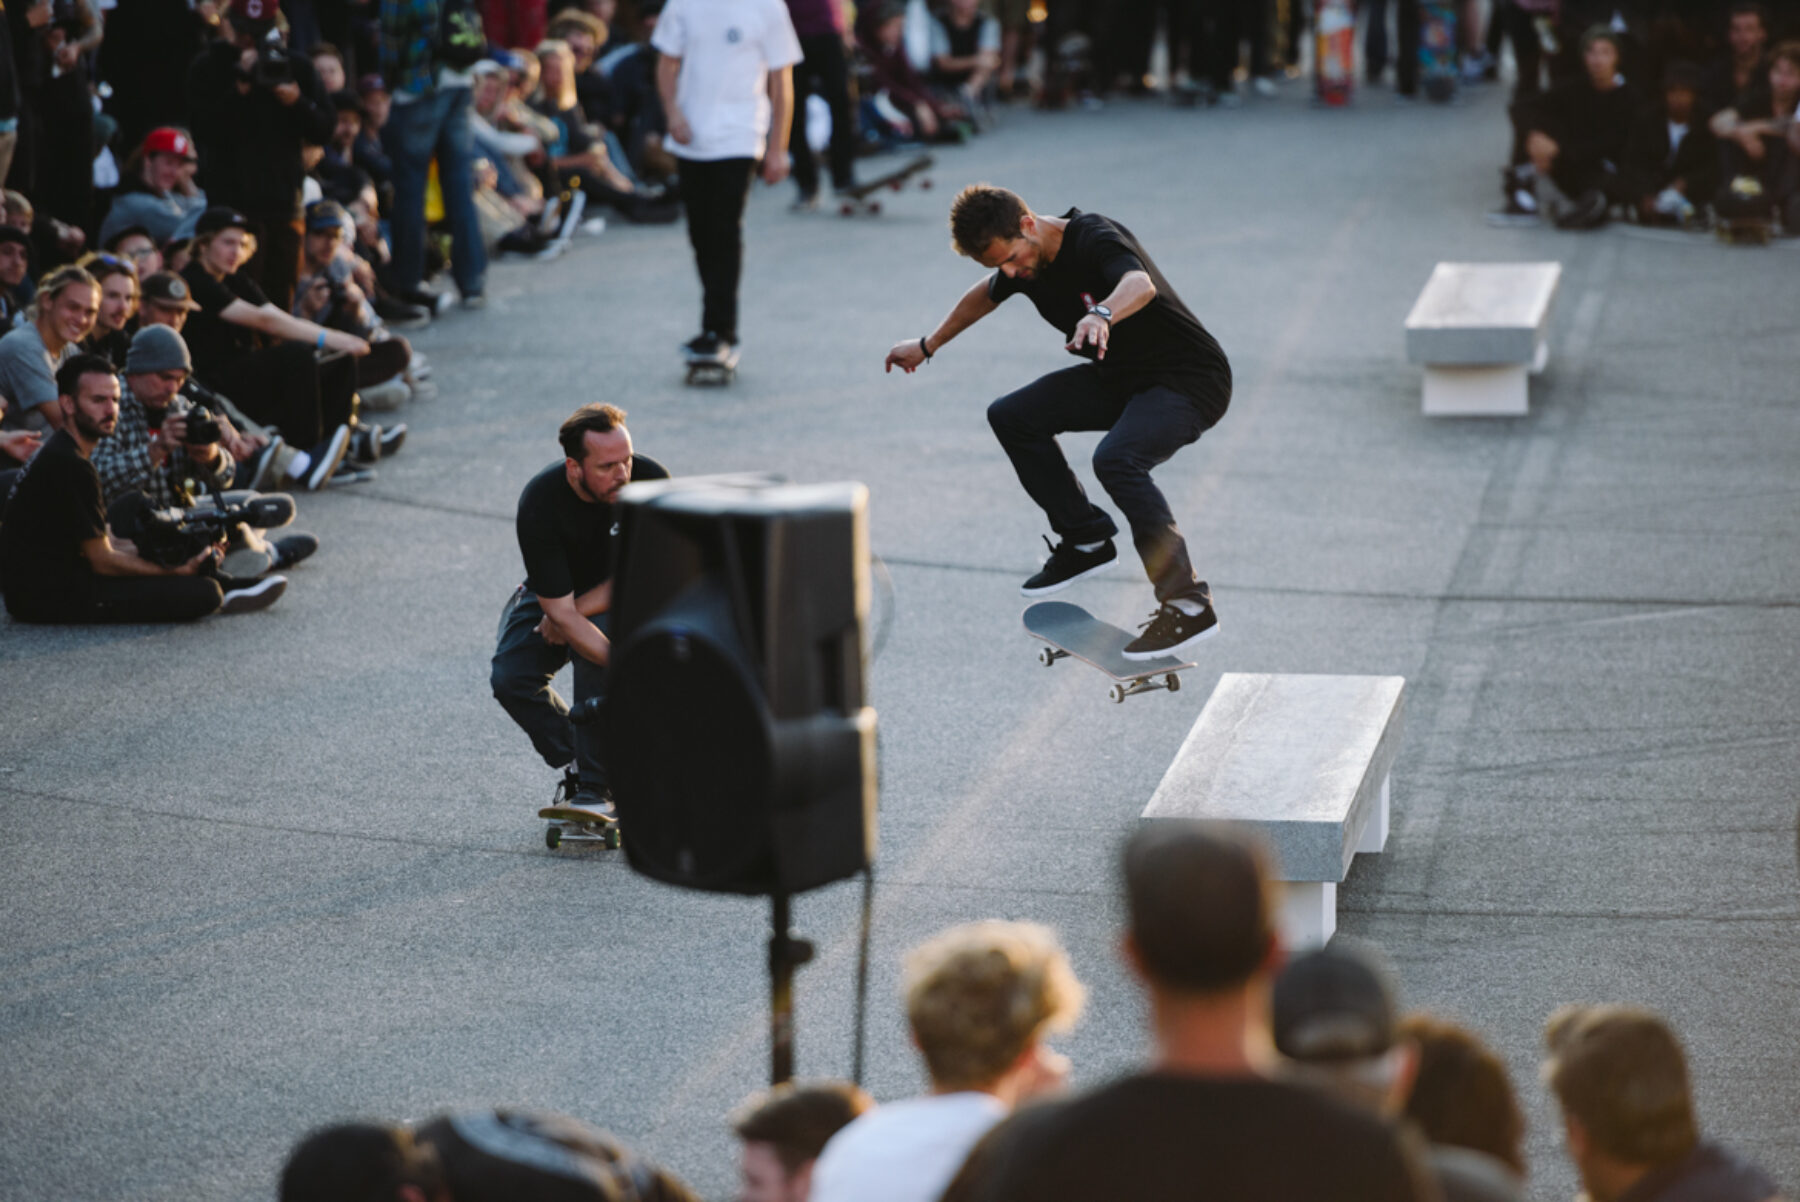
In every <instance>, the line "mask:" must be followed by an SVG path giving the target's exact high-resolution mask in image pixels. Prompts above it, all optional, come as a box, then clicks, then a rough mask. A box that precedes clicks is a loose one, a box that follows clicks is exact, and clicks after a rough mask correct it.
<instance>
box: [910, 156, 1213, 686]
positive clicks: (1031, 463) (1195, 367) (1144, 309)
mask: <svg viewBox="0 0 1800 1202" xmlns="http://www.w3.org/2000/svg"><path fill="white" fill-rule="evenodd" d="M950 232H951V236H952V241H953V243H954V245H955V247H956V250H957V252H958V253H960V254H964V255H967V256H968V257H969V258H971V259H974V260H975V261H976V262H978V263H980V264H981V265H982V266H984V267H990V268H993V269H994V271H993V274H991V275H989V276H988V277H987V278H985V279H983V280H981V281H980V282H979V283H977V284H976V285H975V286H974V287H972V288H970V289H969V290H968V291H967V292H965V293H964V294H963V297H962V299H961V300H959V301H957V302H956V307H955V308H954V309H952V310H951V311H950V315H949V316H948V317H946V318H944V320H943V322H942V323H940V324H939V325H938V327H937V329H935V330H933V331H932V332H931V333H929V334H927V335H926V336H925V337H923V338H917V339H908V340H907V341H905V342H901V343H897V344H896V345H895V346H894V348H893V349H892V350H890V351H889V352H888V356H887V365H886V367H887V370H889V371H892V370H893V369H894V368H896V367H898V368H900V369H901V370H902V371H905V372H908V373H910V372H913V371H916V370H918V368H919V367H920V366H922V365H923V364H925V363H926V362H928V361H929V360H930V359H931V358H932V357H933V356H935V355H936V354H937V352H938V351H939V350H941V349H942V348H943V346H944V344H945V343H946V342H949V341H950V340H951V339H952V338H954V337H956V336H957V335H958V334H960V333H962V332H963V331H964V330H966V329H968V328H969V327H970V326H972V325H974V324H975V323H976V322H978V321H980V320H981V319H982V318H983V317H986V316H987V315H988V314H989V313H992V312H993V311H994V310H995V309H997V308H998V307H999V306H1000V302H1001V301H1004V300H1005V299H1006V298H1007V297H1009V296H1013V295H1014V294H1020V295H1023V296H1026V297H1028V298H1030V300H1031V303H1032V304H1033V305H1035V306H1037V311H1038V313H1039V314H1041V315H1042V316H1043V318H1044V320H1045V321H1047V322H1049V323H1050V324H1051V325H1053V326H1055V327H1056V328H1057V329H1058V330H1060V331H1062V333H1063V336H1064V337H1065V338H1066V339H1067V343H1066V346H1067V349H1068V350H1070V351H1071V352H1073V353H1075V354H1078V355H1081V356H1082V357H1083V358H1087V359H1089V360H1090V361H1089V362H1087V363H1082V364H1078V365H1077V366H1074V367H1068V368H1064V369H1063V370H1061V371H1054V372H1051V373H1050V374H1049V375H1047V376H1044V377H1043V378H1041V379H1039V380H1038V381H1037V382H1035V383H1033V384H1028V385H1026V386H1025V387H1024V388H1021V389H1019V390H1018V391H1017V392H1014V393H1010V394H1008V395H1006V396H1003V397H1001V398H1000V399H999V400H997V401H995V402H994V403H993V404H992V405H990V406H989V407H988V422H989V424H991V425H992V426H993V428H994V433H995V435H997V436H998V437H999V439H1000V445H1001V446H1002V447H1004V448H1005V449H1006V454H1007V456H1008V457H1009V458H1011V460H1012V463H1013V468H1014V469H1015V470H1016V471H1017V472H1018V474H1019V483H1021V484H1023V485H1024V486H1025V491H1026V492H1027V493H1029V494H1031V499H1032V500H1034V501H1036V502H1037V503H1038V505H1039V507H1040V508H1042V509H1043V511H1044V513H1045V514H1046V516H1048V517H1049V519H1050V528H1051V529H1052V530H1053V531H1055V533H1056V536H1057V539H1058V541H1057V542H1056V543H1054V544H1052V545H1051V548H1050V559H1049V561H1048V562H1047V563H1045V564H1044V567H1043V570H1042V571H1040V572H1038V573H1037V575H1035V576H1033V577H1031V579H1029V580H1027V581H1026V582H1025V584H1024V586H1023V587H1022V588H1021V589H1020V590H1019V591H1020V592H1022V593H1023V594H1024V595H1025V596H1027V597H1041V596H1044V595H1046V594H1048V593H1054V592H1056V591H1058V590H1059V589H1063V588H1066V587H1067V586H1068V585H1070V584H1072V583H1074V582H1075V581H1077V580H1079V579H1081V578H1082V577H1083V576H1087V575H1090V574H1092V573H1094V572H1098V571H1100V570H1102V569H1103V568H1105V566H1106V565H1107V564H1109V563H1111V562H1112V561H1113V560H1114V559H1115V558H1116V557H1117V555H1118V552H1117V551H1116V550H1115V549H1114V548H1113V541H1112V540H1113V536H1114V535H1115V534H1117V533H1118V526H1116V525H1115V524H1114V522H1113V519H1112V518H1111V517H1110V516H1108V514H1107V513H1106V511H1105V510H1103V509H1101V508H1099V507H1098V506H1096V505H1095V504H1094V503H1093V502H1091V501H1089V500H1088V497H1087V493H1086V492H1085V491H1083V489H1082V487H1081V482H1080V481H1079V480H1077V479H1076V478H1075V473H1074V472H1073V471H1071V470H1070V468H1069V464H1068V461H1067V460H1066V459H1064V458H1063V453H1062V448H1061V447H1059V446H1058V445H1057V442H1056V436H1057V435H1058V434H1061V433H1063V432H1065V431H1070V430H1105V431H1107V435H1106V437H1105V438H1104V439H1102V440H1101V442H1100V446H1099V447H1098V448H1097V449H1096V450H1095V452H1094V474H1095V475H1096V476H1098V477H1099V479H1100V483H1101V484H1102V485H1103V486H1105V488H1106V491H1107V493H1108V495H1110V496H1111V497H1112V499H1113V501H1114V502H1115V503H1117V505H1118V506H1119V509H1120V511H1121V512H1122V513H1123V514H1124V515H1125V520H1126V521H1127V522H1128V523H1129V524H1130V526H1131V539H1132V542H1133V543H1134V544H1135V545H1136V547H1137V551H1138V555H1139V557H1141V558H1142V559H1143V561H1144V570H1145V572H1147V573H1148V574H1149V576H1150V581H1151V583H1152V584H1153V585H1154V586H1155V588H1156V600H1157V608H1156V611H1155V612H1154V613H1153V614H1151V616H1150V620H1149V621H1148V622H1146V623H1144V625H1143V628H1142V633H1141V634H1139V635H1138V637H1137V638H1135V639H1133V640H1132V641H1131V642H1130V643H1129V644H1128V645H1127V646H1126V648H1125V655H1126V657H1127V658H1129V659H1135V660H1147V659H1156V658H1159V657H1162V656H1171V655H1172V656H1179V655H1182V654H1184V653H1185V652H1186V651H1187V650H1189V649H1190V648H1191V647H1193V646H1194V645H1195V644H1196V643H1198V642H1199V641H1200V640H1201V639H1204V638H1207V637H1208V636H1210V635H1211V634H1212V633H1213V632H1214V631H1215V630H1217V629H1218V618H1217V617H1216V616H1215V615H1214V613H1213V607H1212V596H1211V594H1210V592H1209V591H1208V589H1207V587H1206V584H1205V582H1204V581H1202V580H1200V579H1199V578H1198V577H1196V576H1195V574H1194V569H1193V566H1192V565H1191V564H1190V563H1189V561H1188V551H1187V543H1186V542H1185V541H1184V540H1183V539H1182V537H1181V531H1180V530H1179V529H1177V528H1176V525H1175V516H1174V514H1172V513H1171V512H1170V511H1169V503H1168V502H1167V501H1166V500H1164V498H1163V495H1162V492H1161V490H1159V489H1158V488H1157V487H1156V484H1155V483H1154V482H1153V481H1152V480H1151V479H1150V469H1152V468H1154V467H1156V466H1158V465H1159V464H1161V463H1163V462H1164V461H1165V460H1167V459H1168V458H1169V457H1170V456H1171V455H1173V454H1174V453H1175V452H1176V451H1178V450H1180V449H1181V448H1182V447H1184V446H1186V445H1187V444H1189V443H1190V442H1193V441H1194V440H1195V439H1197V438H1199V437H1200V435H1201V433H1202V432H1203V431H1205V430H1207V429H1208V428H1210V427H1211V426H1212V425H1213V423H1215V422H1217V421H1218V420H1219V418H1221V417H1223V416H1224V414H1225V408H1226V406H1227V405H1228V404H1229V403H1230V401H1231V365H1230V364H1229V363H1228V362H1226V359H1225V352H1224V351H1222V350H1220V349H1219V344H1218V343H1217V342H1216V341H1214V339H1213V336H1212V335H1211V334H1209V333H1207V332H1206V329H1205V327H1204V326H1202V325H1201V324H1200V322H1199V321H1198V320H1196V319H1195V317H1194V315H1193V314H1192V313H1190V312H1189V311H1188V308H1187V306H1186V305H1184V304H1182V303H1181V298H1180V297H1178V296H1176V295H1175V290H1174V289H1173V288H1171V287H1169V283H1168V281H1167V280H1165V279H1164V278H1163V275H1162V272H1160V271H1158V270H1157V268H1156V264H1155V263H1153V262H1151V261H1150V256H1149V255H1148V254H1146V253H1145V252H1144V248H1143V247H1142V246H1140V245H1139V244H1138V240H1137V238H1136V237H1134V236H1133V235H1132V233H1131V231H1130V230H1128V229H1126V228H1125V227H1124V226H1122V225H1120V224H1119V223H1118V222H1116V221H1112V220H1109V219H1108V218H1105V217H1102V216H1100V215H1099V214H1098V213H1083V212H1082V211H1081V210H1080V209H1070V210H1069V211H1068V212H1066V213H1064V214H1063V215H1062V216H1061V217H1051V216H1048V215H1046V214H1041V213H1033V212H1032V211H1031V210H1030V209H1028V208H1027V207H1026V206H1025V202H1024V201H1022V200H1020V199H1019V197H1018V196H1017V195H1015V194H1014V193H1012V192H1008V191H1007V190H1006V189H1004V188H995V187H990V186H988V185H986V184H978V185H975V186H973V187H969V188H965V189H963V191H962V193H961V194H960V195H959V196H957V198H956V201H955V203H954V204H953V205H952V206H951V208H950ZM1044 541H1045V542H1049V539H1045V540H1044Z"/></svg>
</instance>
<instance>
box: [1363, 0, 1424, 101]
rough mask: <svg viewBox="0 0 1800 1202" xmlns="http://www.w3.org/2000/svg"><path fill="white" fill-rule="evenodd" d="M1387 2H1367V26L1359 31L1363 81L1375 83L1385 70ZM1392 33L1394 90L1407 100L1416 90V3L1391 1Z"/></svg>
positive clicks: (1407, 0) (1417, 45)
mask: <svg viewBox="0 0 1800 1202" xmlns="http://www.w3.org/2000/svg"><path fill="white" fill-rule="evenodd" d="M1387 7H1388V0H1367V9H1368V22H1369V23H1368V24H1367V25H1366V26H1364V27H1363V78H1365V79H1367V80H1368V81H1369V82H1370V83H1375V82H1376V81H1378V80H1379V79H1380V78H1381V73H1382V72H1383V71H1385V70H1387V62H1388V36H1387ZM1394 32H1395V34H1396V36H1397V37H1398V39H1399V54H1398V55H1397V56H1396V58H1395V59H1394V90H1395V91H1396V92H1398V93H1400V95H1402V96H1411V95H1412V94H1413V93H1414V92H1416V91H1418V90H1419V0H1394Z"/></svg>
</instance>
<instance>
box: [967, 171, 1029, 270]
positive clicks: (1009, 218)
mask: <svg viewBox="0 0 1800 1202" xmlns="http://www.w3.org/2000/svg"><path fill="white" fill-rule="evenodd" d="M1030 211H1031V210H1029V209H1027V208H1026V207H1025V202H1024V201H1023V200H1020V199H1019V194H1018V193H1016V192H1008V191H1007V190H1006V189H1005V188H996V187H994V185H992V184H970V185H969V186H968V187H966V188H964V189H963V190H962V191H961V192H958V193H957V194H956V200H955V201H953V202H952V203H951V205H950V245H951V246H952V247H954V248H955V249H956V253H957V254H959V255H966V256H968V257H969V258H971V259H979V258H980V257H981V256H982V255H984V254H986V253H987V248H988V247H990V246H992V245H993V244H994V241H995V240H996V239H998V240H1000V241H1003V242H1009V241H1011V240H1012V239H1014V238H1017V237H1018V236H1019V224H1020V221H1021V220H1022V219H1023V218H1024V216H1025V215H1026V214H1027V213H1029V212H1030Z"/></svg>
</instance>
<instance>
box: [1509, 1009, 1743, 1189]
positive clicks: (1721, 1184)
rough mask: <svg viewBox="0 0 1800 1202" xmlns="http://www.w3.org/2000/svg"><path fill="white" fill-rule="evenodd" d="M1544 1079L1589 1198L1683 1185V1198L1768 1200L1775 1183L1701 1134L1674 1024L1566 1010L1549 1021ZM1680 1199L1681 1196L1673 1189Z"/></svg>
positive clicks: (1643, 1016) (1619, 1012)
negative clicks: (1555, 1103)
mask: <svg viewBox="0 0 1800 1202" xmlns="http://www.w3.org/2000/svg"><path fill="white" fill-rule="evenodd" d="M1544 1047H1545V1050H1546V1052H1547V1053H1548V1056H1547V1058H1546V1060H1545V1061H1544V1066H1543V1078H1544V1084H1545V1085H1547V1086H1549V1088H1550V1092H1551V1093H1553V1094H1554V1095H1555V1096H1556V1100H1557V1103H1558V1105H1559V1106H1560V1107H1561V1109H1562V1119H1563V1134H1564V1143H1565V1146H1566V1148H1567V1149H1568V1154H1569V1160H1570V1161H1571V1162H1572V1163H1573V1164H1574V1166H1575V1171H1576V1172H1577V1173H1578V1174H1580V1177H1581V1184H1582V1188H1583V1189H1584V1190H1586V1192H1587V1196H1588V1198H1589V1199H1591V1202H1614V1200H1615V1199H1619V1198H1623V1197H1625V1196H1626V1194H1627V1191H1634V1190H1635V1191H1636V1192H1638V1193H1641V1194H1643V1196H1645V1197H1656V1196H1661V1195H1660V1189H1659V1188H1649V1187H1650V1186H1652V1184H1653V1183H1654V1185H1655V1186H1657V1187H1660V1186H1663V1185H1671V1184H1675V1183H1677V1182H1679V1183H1680V1184H1681V1185H1682V1186H1684V1187H1685V1189H1684V1191H1683V1192H1681V1193H1680V1194H1679V1196H1680V1197H1684V1198H1687V1197H1693V1198H1702V1197H1704V1198H1707V1199H1708V1200H1709V1202H1768V1200H1771V1199H1774V1198H1776V1197H1777V1196H1778V1191H1777V1190H1776V1188H1775V1185H1774V1183H1773V1182H1772V1181H1771V1180H1770V1179H1769V1178H1768V1177H1767V1176H1766V1175H1765V1174H1764V1173H1762V1171H1761V1170H1759V1169H1757V1168H1756V1167H1755V1166H1754V1165H1751V1164H1748V1163H1747V1162H1745V1161H1743V1160H1740V1159H1739V1158H1737V1157H1736V1156H1734V1155H1733V1154H1731V1153H1730V1152H1727V1151H1726V1150H1725V1149H1723V1148H1719V1147H1717V1146H1715V1145H1710V1144H1707V1143H1705V1142H1703V1141H1702V1140H1701V1139H1700V1129H1699V1125H1698V1124H1697V1123H1696V1121H1695V1118H1694V1104H1693V1093H1692V1090H1691V1088H1690V1087H1689V1083H1688V1070H1687V1058H1686V1056H1684V1055H1683V1054H1682V1050H1681V1042H1680V1041H1679V1040H1678V1039H1676V1038H1675V1032H1674V1031H1672V1030H1670V1029H1669V1026H1668V1024H1667V1023H1665V1022H1663V1020H1662V1019H1661V1018H1660V1017H1658V1016H1657V1015H1655V1014H1653V1013H1651V1012H1650V1011H1648V1010H1641V1009H1638V1008H1636V1007H1633V1006H1565V1007H1563V1008H1562V1009H1560V1010H1558V1011H1556V1013H1554V1014H1552V1015H1551V1016H1550V1020H1549V1021H1548V1022H1547V1023H1546V1024H1545V1025H1544ZM1671 1196H1675V1195H1671Z"/></svg>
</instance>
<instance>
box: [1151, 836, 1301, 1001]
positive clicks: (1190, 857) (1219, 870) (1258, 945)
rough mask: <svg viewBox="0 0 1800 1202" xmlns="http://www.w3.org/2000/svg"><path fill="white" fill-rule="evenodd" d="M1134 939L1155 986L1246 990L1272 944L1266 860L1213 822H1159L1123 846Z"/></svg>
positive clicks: (1249, 840) (1246, 839)
mask: <svg viewBox="0 0 1800 1202" xmlns="http://www.w3.org/2000/svg"><path fill="white" fill-rule="evenodd" d="M1124 869H1125V899H1126V903H1127V906H1128V907H1129V909H1130V912H1131V936H1132V940H1133V942H1134V943H1135V944H1136V945H1137V952H1138V958H1139V961H1140V963H1141V964H1142V966H1143V970H1144V972H1145V973H1146V974H1147V975H1148V976H1149V977H1150V979H1151V981H1153V982H1154V983H1156V984H1158V985H1161V986H1163V987H1165V988H1168V989H1176V990H1183V991H1189V992H1198V993H1212V992H1217V991H1220V990H1225V989H1230V988H1232V987H1234V986H1238V985H1242V984H1244V983H1245V982H1246V981H1248V980H1249V979H1250V978H1251V977H1252V976H1253V975H1254V974H1255V973H1256V971H1257V970H1258V969H1259V968H1261V967H1262V965H1263V964H1264V963H1265V962H1266V961H1267V959H1268V955H1269V949H1270V947H1271V946H1272V944H1273V941H1274V938H1275V929H1274V912H1275V885H1274V883H1273V881H1272V879H1271V876H1272V874H1271V873H1270V871H1269V855H1268V852H1267V851H1266V850H1265V849H1264V848H1263V846H1262V844H1261V843H1260V842H1259V841H1257V840H1256V839H1254V838H1253V837H1251V836H1249V835H1246V834H1244V833H1242V832H1240V831H1237V830H1235V829H1233V828H1231V827H1228V826H1223V825H1220V824H1216V823H1205V822H1190V821H1175V820H1158V821H1155V822H1148V823H1145V824H1143V825H1141V826H1139V827H1138V829H1137V832H1136V833H1135V834H1133V835H1132V836H1131V838H1130V840H1128V841H1127V842H1126V844H1125V855H1124Z"/></svg>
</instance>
